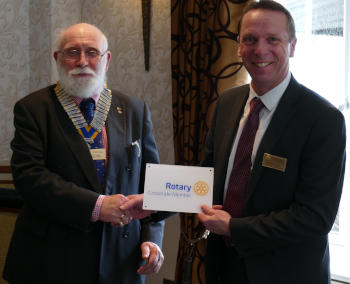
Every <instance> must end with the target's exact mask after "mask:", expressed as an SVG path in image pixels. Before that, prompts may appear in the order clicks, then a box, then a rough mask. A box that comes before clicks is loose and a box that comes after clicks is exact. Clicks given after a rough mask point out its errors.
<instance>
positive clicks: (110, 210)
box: [99, 194, 132, 226]
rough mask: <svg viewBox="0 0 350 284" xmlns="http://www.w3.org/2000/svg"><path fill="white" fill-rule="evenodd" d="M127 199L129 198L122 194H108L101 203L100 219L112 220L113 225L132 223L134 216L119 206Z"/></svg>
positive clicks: (104, 220)
mask: <svg viewBox="0 0 350 284" xmlns="http://www.w3.org/2000/svg"><path fill="white" fill-rule="evenodd" d="M127 200H128V198H127V197H125V196H124V195H122V194H114V195H109V196H106V197H105V198H104V199H103V202H102V205H101V211H100V218H99V219H100V220H101V221H103V222H110V223H111V224H112V225H113V226H123V225H125V224H127V223H130V222H131V220H132V218H129V217H127V216H126V215H125V214H124V212H123V211H122V210H120V208H119V207H120V205H122V204H123V203H124V202H126V201H127Z"/></svg>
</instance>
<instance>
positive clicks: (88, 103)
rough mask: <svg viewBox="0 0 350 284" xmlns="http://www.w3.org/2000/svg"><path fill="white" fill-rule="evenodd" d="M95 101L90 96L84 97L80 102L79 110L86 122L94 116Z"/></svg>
mask: <svg viewBox="0 0 350 284" xmlns="http://www.w3.org/2000/svg"><path fill="white" fill-rule="evenodd" d="M94 108H95V101H94V99H92V98H89V99H84V100H82V101H81V103H80V110H81V112H82V113H83V116H84V118H85V120H86V122H87V123H88V124H90V122H91V121H92V118H93V117H94Z"/></svg>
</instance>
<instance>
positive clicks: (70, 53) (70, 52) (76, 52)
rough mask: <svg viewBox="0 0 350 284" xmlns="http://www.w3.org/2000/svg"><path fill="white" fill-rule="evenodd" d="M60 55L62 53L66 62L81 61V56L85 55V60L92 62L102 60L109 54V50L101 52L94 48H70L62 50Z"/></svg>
mask: <svg viewBox="0 0 350 284" xmlns="http://www.w3.org/2000/svg"><path fill="white" fill-rule="evenodd" d="M58 53H61V54H62V55H63V58H64V59H65V60H79V59H80V58H81V54H82V53H84V56H85V58H86V59H87V60H90V61H91V60H100V59H101V58H102V57H103V56H104V55H105V54H106V53H107V50H106V51H105V52H100V51H98V50H96V49H94V48H91V49H86V50H80V49H75V48H68V49H64V50H60V51H58Z"/></svg>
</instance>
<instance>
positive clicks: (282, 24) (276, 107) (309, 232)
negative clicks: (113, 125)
mask: <svg viewBox="0 0 350 284" xmlns="http://www.w3.org/2000/svg"><path fill="white" fill-rule="evenodd" d="M296 41H297V40H296V37H295V28H294V21H293V19H292V17H291V15H290V13H289V12H288V11H287V10H286V9H285V8H284V7H283V6H281V5H280V4H278V3H277V2H274V1H266V0H265V1H260V2H252V3H250V4H249V5H248V6H247V7H246V9H245V10H244V12H243V16H242V19H241V22H240V26H239V56H240V57H241V58H242V61H243V64H244V66H245V68H246V69H247V70H248V72H249V74H250V76H251V83H250V85H244V86H241V87H237V88H232V89H229V90H227V91H225V92H224V93H223V94H222V95H221V96H220V98H219V99H218V101H217V105H216V110H215V112H214V115H213V120H212V124H211V128H210V130H209V133H208V137H207V140H206V145H205V149H204V150H205V157H204V160H203V162H202V165H203V166H212V167H214V168H215V176H214V196H213V202H214V204H216V205H215V206H213V208H210V207H208V206H205V205H203V206H202V210H203V213H201V214H198V217H199V220H200V221H201V222H202V223H203V224H204V225H205V227H206V228H207V229H209V230H210V231H211V232H212V234H210V236H209V238H208V244H207V253H206V276H207V283H208V284H221V283H225V284H226V283H227V284H228V283H230V284H232V283H234V284H248V283H249V284H282V283H283V284H296V283H298V284H309V283H317V284H328V283H330V271H329V251H328V236H327V234H328V232H329V231H330V230H331V228H332V225H333V222H334V220H335V217H336V214H337V210H338V205H339V200H340V197H341V191H342V185H343V178H344V165H345V140H346V137H345V122H344V118H343V116H342V114H341V112H340V111H338V110H337V109H336V108H335V107H334V106H332V105H331V104H330V103H329V102H327V101H326V100H325V99H323V98H322V97H320V96H319V95H317V94H316V93H314V92H313V91H311V90H309V89H307V88H306V87H304V86H303V85H301V84H299V83H298V82H297V81H296V80H295V78H294V77H293V76H292V74H291V72H290V71H289V58H290V57H292V56H294V50H295V48H296ZM305 64H308V63H307V62H305Z"/></svg>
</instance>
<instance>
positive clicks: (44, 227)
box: [4, 23, 164, 284]
mask: <svg viewBox="0 0 350 284" xmlns="http://www.w3.org/2000/svg"><path fill="white" fill-rule="evenodd" d="M54 58H55V60H56V63H57V70H58V74H59V82H58V83H57V84H55V85H52V86H49V87H46V88H44V89H42V90H39V91H36V92H34V93H32V94H30V95H28V96H26V97H25V98H23V99H21V100H20V101H19V102H17V103H16V105H15V108H14V124H15V129H16V130H15V137H14V139H13V141H12V143H11V146H12V150H13V156H12V160H11V164H12V170H13V176H14V183H15V186H16V190H17V191H18V192H19V193H20V195H21V196H22V197H23V200H24V207H23V209H22V212H21V213H20V215H19V217H18V220H17V222H16V227H15V231H14V234H13V238H12V241H11V245H10V248H9V251H8V255H7V260H6V265H5V269H4V278H5V279H6V280H7V281H9V282H10V283H12V284H17V283H45V284H48V283H50V284H52V283H57V284H58V283H59V284H62V283H64V284H70V283H71V284H73V283H74V284H77V283H84V284H89V283H91V284H96V283H100V284H108V283H113V284H115V283H120V284H122V283H125V284H126V283H127V284H130V283H133V284H135V283H144V282H145V275H144V274H149V273H153V272H158V270H159V269H160V267H161V265H162V262H163V259H164V257H163V254H162V252H161V250H160V246H161V242H162V237H163V225H164V224H163V222H151V221H148V222H145V221H140V220H132V218H130V216H129V215H127V214H124V212H122V211H121V210H120V209H119V206H120V205H121V204H123V203H124V202H125V201H127V200H128V198H127V197H126V196H127V195H130V194H133V195H135V194H139V193H141V192H142V190H143V172H144V167H145V164H146V163H158V162H159V158H158V152H157V148H156V143H155V140H154V137H153V134H152V122H151V118H150V112H149V109H148V107H147V105H146V104H145V103H144V102H143V101H140V100H138V99H135V98H131V97H128V96H125V95H123V94H121V93H119V92H117V91H115V90H110V89H108V88H107V87H106V84H105V80H106V72H107V70H108V66H109V63H110V60H111V53H110V51H108V43H107V39H106V37H105V35H104V34H103V33H102V32H101V31H100V30H99V29H98V28H96V27H95V26H92V25H89V24H86V23H80V24H76V25H73V26H71V27H69V28H67V29H66V30H64V31H63V32H62V33H61V34H60V36H59V38H58V46H57V50H56V51H55V52H54ZM126 215H127V216H126ZM148 220H149V219H148Z"/></svg>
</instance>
